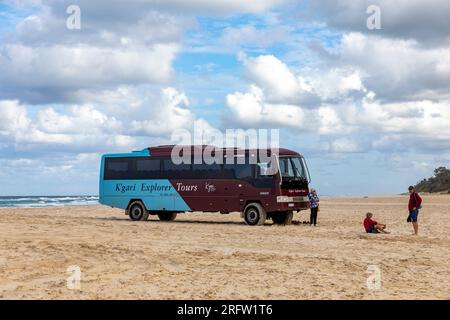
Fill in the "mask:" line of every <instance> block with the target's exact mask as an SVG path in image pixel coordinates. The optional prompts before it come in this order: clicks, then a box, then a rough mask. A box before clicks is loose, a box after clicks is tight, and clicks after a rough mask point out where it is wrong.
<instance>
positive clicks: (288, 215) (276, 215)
mask: <svg viewBox="0 0 450 320" xmlns="http://www.w3.org/2000/svg"><path fill="white" fill-rule="evenodd" d="M293 217H294V211H292V210H289V211H281V212H273V213H272V214H271V218H272V221H273V223H274V224H279V225H289V224H292V218H293Z"/></svg>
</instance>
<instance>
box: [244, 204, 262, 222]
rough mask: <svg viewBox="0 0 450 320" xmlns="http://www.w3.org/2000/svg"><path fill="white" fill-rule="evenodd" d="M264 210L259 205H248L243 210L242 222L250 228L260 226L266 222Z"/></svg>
mask: <svg viewBox="0 0 450 320" xmlns="http://www.w3.org/2000/svg"><path fill="white" fill-rule="evenodd" d="M266 218H267V214H266V210H264V208H263V207H262V205H260V204H259V203H256V202H253V203H250V204H248V205H247V206H246V207H245V210H244V220H245V223H247V224H248V225H250V226H255V225H258V226H262V225H263V224H264V222H266Z"/></svg>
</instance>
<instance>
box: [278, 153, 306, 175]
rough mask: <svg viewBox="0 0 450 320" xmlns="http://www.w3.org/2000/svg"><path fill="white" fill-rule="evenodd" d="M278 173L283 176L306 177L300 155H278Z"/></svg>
mask: <svg viewBox="0 0 450 320" xmlns="http://www.w3.org/2000/svg"><path fill="white" fill-rule="evenodd" d="M280 174H281V176H282V177H283V178H292V179H307V173H306V170H305V167H304V166H303V161H302V160H301V158H300V157H280Z"/></svg>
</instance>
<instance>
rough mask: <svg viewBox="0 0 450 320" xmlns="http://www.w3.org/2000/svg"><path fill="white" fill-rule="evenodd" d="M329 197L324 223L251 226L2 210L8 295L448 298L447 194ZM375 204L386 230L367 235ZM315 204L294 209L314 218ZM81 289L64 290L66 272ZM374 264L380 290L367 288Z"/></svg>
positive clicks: (235, 219) (214, 217) (1, 287)
mask: <svg viewBox="0 0 450 320" xmlns="http://www.w3.org/2000/svg"><path fill="white" fill-rule="evenodd" d="M423 198H424V205H423V209H422V211H421V214H420V218H419V219H420V220H419V222H420V235H419V236H417V237H414V236H412V227H411V225H409V224H407V223H406V216H407V214H406V203H407V196H388V197H387V196H386V197H374V196H373V197H372V196H370V197H368V198H365V197H336V198H328V199H325V198H324V199H322V205H321V211H320V213H319V225H318V226H317V227H311V226H309V225H303V224H301V225H290V226H285V227H283V226H276V225H272V222H271V221H267V223H266V225H265V226H262V227H250V226H247V225H245V224H244V223H243V220H242V219H241V218H240V216H239V214H237V213H235V214H229V215H220V214H217V213H215V214H211V213H186V214H183V215H178V217H177V220H176V221H174V222H160V221H158V220H157V218H156V217H155V216H151V218H150V220H149V221H147V222H132V221H130V220H129V219H128V217H127V216H125V215H124V213H123V211H122V210H118V209H112V208H108V207H103V206H73V207H54V208H29V209H6V208H3V209H0V298H1V299H23V298H30V299H450V235H449V233H450V222H449V219H448V217H447V216H448V215H449V214H450V195H425V196H424V197H423ZM366 211H371V212H373V213H374V217H375V219H376V220H378V221H380V222H385V223H386V224H387V225H388V230H389V231H391V232H392V233H391V234H389V235H381V234H366V233H365V232H364V230H363V228H362V225H361V222H362V220H363V218H364V213H365V212H366ZM308 218H309V212H302V213H300V214H296V215H295V219H297V220H301V221H303V220H307V219H308ZM72 265H76V266H79V267H80V270H81V288H80V289H79V290H77V289H68V288H67V277H68V275H69V274H68V273H67V268H68V267H69V266H72ZM369 265H375V266H377V267H378V268H379V270H380V271H381V288H379V289H369V288H368V287H367V283H366V281H367V278H368V276H369V273H368V272H367V268H368V266H369Z"/></svg>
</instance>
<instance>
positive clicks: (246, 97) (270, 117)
mask: <svg viewBox="0 0 450 320" xmlns="http://www.w3.org/2000/svg"><path fill="white" fill-rule="evenodd" d="M227 106H228V108H229V109H230V111H231V112H232V115H233V116H234V117H235V118H234V119H235V120H236V122H237V123H238V124H240V125H242V126H243V127H247V128H248V127H256V126H260V125H281V126H291V127H301V126H302V124H303V121H304V111H303V110H302V109H301V108H300V107H298V106H295V105H289V104H274V103H269V102H268V101H267V100H266V97H265V95H264V92H263V91H262V89H261V88H259V87H257V86H254V85H253V86H251V87H250V90H249V92H246V93H241V92H235V93H233V94H229V95H227Z"/></svg>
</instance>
